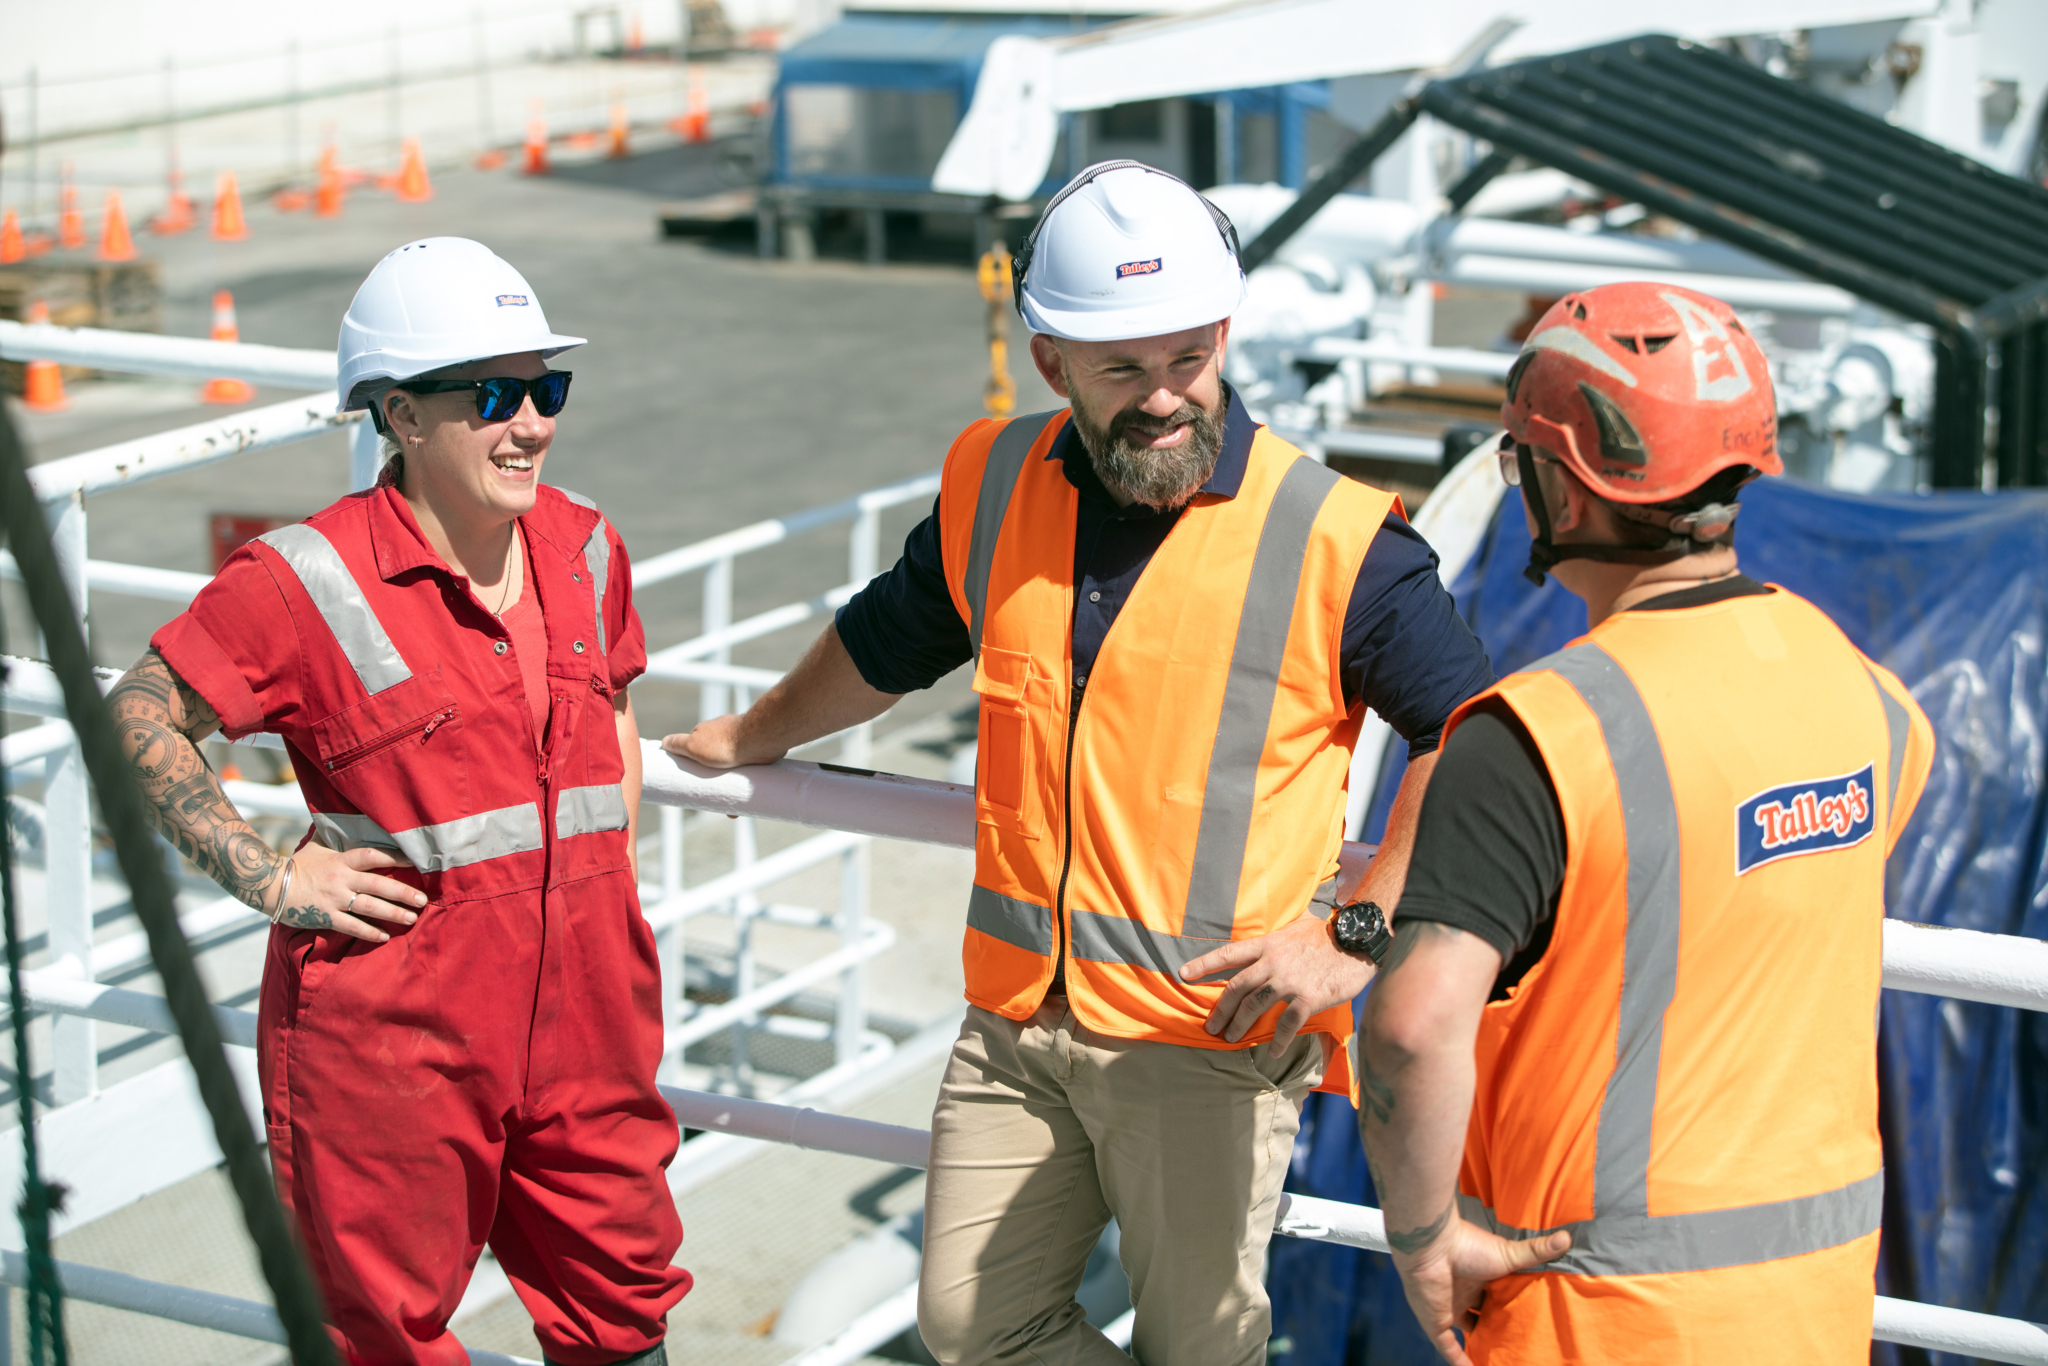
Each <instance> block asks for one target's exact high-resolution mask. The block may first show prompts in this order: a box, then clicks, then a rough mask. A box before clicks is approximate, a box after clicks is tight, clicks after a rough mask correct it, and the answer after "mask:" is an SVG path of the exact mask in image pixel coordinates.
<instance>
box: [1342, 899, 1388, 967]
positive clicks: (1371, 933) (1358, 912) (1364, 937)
mask: <svg viewBox="0 0 2048 1366" xmlns="http://www.w3.org/2000/svg"><path fill="white" fill-rule="evenodd" d="M1330 937H1331V938H1332V939H1334V940H1336V941H1337V947H1338V948H1340V949H1342V950H1344V952H1346V953H1362V954H1364V955H1365V956H1366V957H1367V958H1370V959H1371V960H1372V963H1373V966H1374V967H1378V966H1379V964H1380V960H1381V959H1383V958H1385V957H1386V956H1387V946H1388V945H1390V944H1392V943H1393V942H1394V932H1393V931H1392V930H1391V929H1389V928H1387V913H1386V912H1385V911H1383V910H1381V909H1380V907H1379V903H1378V902H1376V901H1354V902H1352V903H1351V904H1350V905H1348V906H1339V907H1338V908H1337V913H1336V914H1335V915H1333V916H1331V917H1330Z"/></svg>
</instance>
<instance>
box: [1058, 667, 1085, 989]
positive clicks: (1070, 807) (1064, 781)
mask: <svg viewBox="0 0 2048 1366" xmlns="http://www.w3.org/2000/svg"><path fill="white" fill-rule="evenodd" d="M1087 691H1088V682H1087V680H1086V679H1085V678H1083V679H1077V680H1075V682H1074V693H1073V697H1072V699H1071V700H1070V701H1069V702H1068V703H1067V762H1066V767H1065V768H1064V769H1062V770H1061V773H1060V786H1061V794H1060V885H1059V891H1058V892H1057V893H1056V894H1055V895H1054V897H1053V906H1052V947H1053V976H1054V978H1056V979H1057V978H1059V977H1061V976H1063V975H1064V973H1065V972H1066V966H1067V874H1068V873H1070V872H1072V871H1073V868H1074V734H1075V732H1076V731H1078V730H1079V729H1080V728H1081V702H1082V700H1083V698H1084V697H1085V696H1086V695H1087Z"/></svg>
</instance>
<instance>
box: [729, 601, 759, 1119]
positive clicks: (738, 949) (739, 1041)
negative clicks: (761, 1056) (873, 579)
mask: <svg viewBox="0 0 2048 1366" xmlns="http://www.w3.org/2000/svg"><path fill="white" fill-rule="evenodd" d="M726 563H727V564H730V563H731V561H730V560H728V561H727V562H726ZM749 691H750V689H748V688H746V687H744V686H742V687H738V688H735V689H734V692H735V693H736V694H737V696H736V697H735V699H734V705H735V706H736V707H737V708H738V709H739V710H740V711H745V710H746V709H747V705H748V702H749V698H748V693H749ZM757 833H758V832H757V830H756V828H755V825H754V818H753V817H752V816H741V817H740V818H739V819H738V820H736V821H734V822H733V831H732V866H733V871H734V872H740V871H742V870H744V869H747V868H751V867H753V866H754V863H755V862H756V860H757V858H758V857H759V854H760V848H759V845H758V844H757V843H756V840H755V836H756V834H757ZM760 909H761V898H760V897H758V896H756V895H755V894H754V893H753V892H742V893H740V894H739V895H738V896H736V897H734V898H733V903H732V914H733V929H734V932H735V933H734V938H733V954H732V994H733V997H734V999H735V1000H737V999H738V998H739V997H741V996H744V995H746V994H747V993H748V992H750V991H752V990H753V989H754V987H755V986H756V985H758V984H757V983H756V982H755V980H754V978H755V973H754V914H755V912H757V911H759V910H760ZM748 1034H749V1031H748V1029H747V1022H746V1021H745V1020H741V1021H739V1022H738V1023H736V1024H734V1025H733V1027H732V1080H733V1089H734V1090H735V1091H736V1092H738V1093H739V1094H740V1095H743V1096H750V1095H752V1094H753V1093H754V1063H753V1057H752V1053H753V1046H752V1044H751V1043H750V1042H749V1038H748Z"/></svg>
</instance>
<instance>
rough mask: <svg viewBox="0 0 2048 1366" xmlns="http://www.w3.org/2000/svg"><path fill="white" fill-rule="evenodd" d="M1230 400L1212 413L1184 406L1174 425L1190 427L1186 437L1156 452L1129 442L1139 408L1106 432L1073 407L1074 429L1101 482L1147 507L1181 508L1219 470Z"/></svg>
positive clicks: (1117, 418)
mask: <svg viewBox="0 0 2048 1366" xmlns="http://www.w3.org/2000/svg"><path fill="white" fill-rule="evenodd" d="M1228 402H1229V400H1228V398H1226V397H1224V396H1222V395H1219V396H1218V397H1217V402H1216V407H1215V409H1214V410H1213V411H1208V412H1205V411H1203V410H1202V409H1201V408H1199V407H1197V406H1195V405H1194V404H1192V403H1184V404H1182V405H1181V409H1180V411H1179V412H1177V413H1175V414H1174V415H1173V417H1172V419H1171V422H1172V423H1180V422H1185V423H1187V424H1188V436H1187V440H1185V441H1183V442H1181V443H1180V445H1178V446H1175V447H1174V448H1173V449H1171V450H1164V451H1160V450H1152V449H1150V448H1149V447H1144V446H1140V445H1137V444H1136V443H1135V442H1133V441H1132V440H1131V439H1130V437H1129V436H1128V435H1127V434H1126V433H1127V431H1128V429H1129V427H1130V424H1131V423H1132V421H1133V420H1135V419H1137V418H1139V417H1141V416H1143V414H1140V413H1139V412H1138V411H1137V410H1136V409H1125V410H1124V411H1123V412H1121V413H1118V414H1117V415H1116V416H1115V417H1114V418H1112V419H1111V420H1110V423H1109V427H1108V428H1107V429H1106V430H1105V429H1104V428H1102V427H1099V426H1097V425H1096V424H1095V422H1094V420H1093V419H1092V418H1091V417H1090V416H1089V415H1088V414H1087V413H1085V412H1083V411H1082V409H1081V406H1080V405H1079V404H1075V405H1073V407H1074V426H1075V427H1076V428H1077V429H1079V431H1080V434H1081V444H1082V445H1083V446H1084V447H1086V449H1087V451H1088V458H1089V460H1090V461H1091V462H1092V463H1093V464H1094V466H1095V473H1096V476H1097V477H1098V478H1100V479H1101V480H1102V482H1103V483H1105V484H1107V485H1109V486H1110V487H1111V488H1113V489H1121V490H1123V492H1125V493H1127V494H1129V495H1130V496H1131V498H1132V499H1133V500H1134V501H1136V502H1140V503H1143V504H1145V505H1146V506H1147V507H1155V508H1177V507H1179V506H1181V505H1182V504H1183V503H1186V502H1187V501H1188V500H1189V499H1190V498H1193V497H1194V496H1195V494H1196V492H1197V491H1198V490H1199V489H1200V488H1201V487H1202V485H1203V484H1204V483H1206V482H1208V479H1209V476H1210V475H1211V474H1212V473H1214V472H1215V469H1216V457H1217V455H1218V454H1219V453H1220V452H1221V451H1222V449H1223V413H1224V405H1225V404H1226V403H1228ZM1156 420H1157V419H1148V421H1156ZM1169 425H1171V424H1169Z"/></svg>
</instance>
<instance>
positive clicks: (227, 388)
mask: <svg viewBox="0 0 2048 1366" xmlns="http://www.w3.org/2000/svg"><path fill="white" fill-rule="evenodd" d="M214 235H215V236H216V237H217V236H219V235H220V234H219V233H218V232H216V233H215V234H214ZM213 339H214V340H215V341H217V342H238V341H240V340H241V339H242V332H241V329H240V328H238V327H236V326H235V296H234V295H232V294H230V293H229V292H228V291H226V290H225V289H216V290H215V291H213ZM254 397H256V390H255V389H254V388H252V387H250V385H249V384H248V383H247V382H246V381H244V380H239V379H210V380H208V381H207V382H206V387H205V388H204V389H201V390H200V391H199V401H200V402H201V403H247V402H248V401H249V400H250V399H252V398H254Z"/></svg>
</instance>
